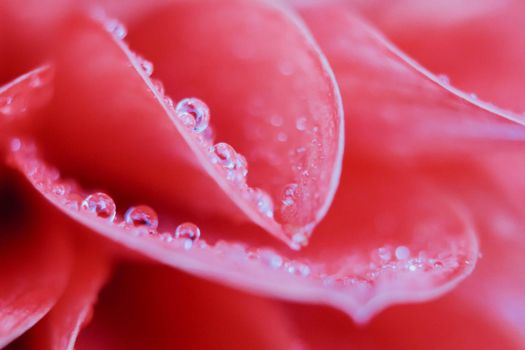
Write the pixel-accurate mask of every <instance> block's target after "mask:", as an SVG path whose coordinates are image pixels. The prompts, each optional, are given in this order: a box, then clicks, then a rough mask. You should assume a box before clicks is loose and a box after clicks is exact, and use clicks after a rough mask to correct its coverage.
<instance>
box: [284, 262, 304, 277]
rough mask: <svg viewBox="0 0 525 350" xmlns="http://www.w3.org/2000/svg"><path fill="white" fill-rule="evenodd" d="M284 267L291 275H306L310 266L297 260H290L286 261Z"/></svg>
mask: <svg viewBox="0 0 525 350" xmlns="http://www.w3.org/2000/svg"><path fill="white" fill-rule="evenodd" d="M285 269H286V271H287V272H288V273H290V274H292V275H297V276H302V277H307V276H308V275H309V274H310V268H309V267H308V265H305V264H303V263H300V262H297V261H290V262H288V263H286V266H285Z"/></svg>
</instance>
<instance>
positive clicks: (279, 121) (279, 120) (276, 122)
mask: <svg viewBox="0 0 525 350" xmlns="http://www.w3.org/2000/svg"><path fill="white" fill-rule="evenodd" d="M270 124H272V125H273V126H275V127H279V126H282V125H283V117H281V116H280V115H277V114H275V115H272V116H271V117H270Z"/></svg>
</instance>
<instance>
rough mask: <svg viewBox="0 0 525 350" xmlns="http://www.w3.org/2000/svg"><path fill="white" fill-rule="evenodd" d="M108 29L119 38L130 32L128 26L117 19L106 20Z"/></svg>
mask: <svg viewBox="0 0 525 350" xmlns="http://www.w3.org/2000/svg"><path fill="white" fill-rule="evenodd" d="M106 30H107V31H108V32H110V33H111V34H113V35H114V36H115V37H116V38H118V39H124V38H125V37H126V35H127V34H128V31H127V29H126V27H125V26H124V25H123V24H122V23H120V22H119V21H117V20H116V19H110V20H108V21H106Z"/></svg>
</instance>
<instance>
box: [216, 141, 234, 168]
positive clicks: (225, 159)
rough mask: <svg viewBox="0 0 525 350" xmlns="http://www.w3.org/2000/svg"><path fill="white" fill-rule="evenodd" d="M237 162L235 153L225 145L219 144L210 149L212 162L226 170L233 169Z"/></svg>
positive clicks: (230, 147)
mask: <svg viewBox="0 0 525 350" xmlns="http://www.w3.org/2000/svg"><path fill="white" fill-rule="evenodd" d="M236 161H237V152H235V150H234V149H233V147H232V146H230V145H229V144H227V143H224V142H219V143H218V144H216V145H215V146H213V147H212V162H213V163H218V164H219V165H220V166H222V167H223V168H226V169H233V168H234V167H235V165H236Z"/></svg>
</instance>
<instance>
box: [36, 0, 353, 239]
mask: <svg viewBox="0 0 525 350" xmlns="http://www.w3.org/2000/svg"><path fill="white" fill-rule="evenodd" d="M219 8H220V9H221V10H220V11H215V5H207V6H204V7H203V6H202V4H201V5H188V4H187V5H186V6H182V7H181V8H175V10H178V11H175V12H170V14H171V15H175V14H177V15H178V14H179V13H180V14H183V15H184V16H186V15H190V14H191V12H192V11H198V12H199V13H200V17H199V18H205V17H206V16H210V18H209V20H212V19H213V20H216V21H217V22H216V23H217V25H216V26H215V29H214V31H210V32H207V33H206V34H204V35H203V36H202V37H201V38H200V39H199V35H201V31H200V30H199V31H195V35H196V37H195V38H194V40H193V41H194V42H196V43H197V42H201V43H202V44H206V43H207V45H208V46H209V45H211V44H212V43H215V45H218V47H219V46H220V47H224V50H223V51H218V50H215V49H214V48H213V47H210V48H208V49H209V50H210V52H212V51H213V52H215V54H216V59H217V63H216V64H217V65H219V64H220V65H221V67H222V68H221V69H220V70H216V71H214V70H210V71H206V72H205V73H203V74H202V75H201V76H200V79H204V78H206V81H207V83H206V84H202V87H203V90H202V91H196V90H195V88H192V87H191V85H190V84H186V83H184V84H183V86H181V87H178V84H180V83H176V82H175V78H176V76H174V75H172V74H168V75H167V77H166V81H167V88H168V91H170V92H171V91H173V92H174V94H176V97H177V98H179V97H181V96H187V95H190V96H191V94H194V93H198V94H199V96H203V97H204V99H205V100H206V101H208V100H209V101H210V106H211V111H212V122H211V123H212V125H213V128H214V130H215V131H216V132H217V133H218V135H219V136H221V137H224V139H221V141H227V142H229V143H231V144H233V145H235V147H236V148H237V149H238V150H240V151H241V153H243V154H244V155H246V157H247V159H248V164H249V169H250V173H249V176H248V179H249V181H248V184H249V185H250V187H251V186H257V187H260V188H262V189H263V190H265V191H266V192H269V193H270V195H271V197H272V198H273V201H274V202H275V203H280V200H281V197H282V196H283V192H284V191H285V190H286V188H287V187H286V186H287V185H291V186H297V188H298V191H297V197H296V199H295V202H296V209H295V210H284V211H282V212H279V211H278V210H277V208H276V210H275V211H276V214H275V216H274V214H273V212H274V211H273V208H272V207H273V204H272V203H271V202H270V201H268V200H266V198H265V196H264V195H263V194H260V193H259V192H257V191H254V192H253V193H252V192H250V191H251V189H250V188H247V187H246V185H245V184H244V183H243V181H232V180H231V179H230V173H229V172H228V171H227V170H225V169H223V168H222V167H221V166H220V165H216V164H213V162H212V160H213V158H210V157H211V155H210V152H211V151H210V150H209V146H211V144H209V143H208V141H207V139H206V136H204V137H203V136H202V135H197V136H196V135H194V133H193V132H191V131H189V130H188V128H186V127H185V126H184V124H183V122H182V121H181V120H180V119H179V118H178V117H177V116H176V115H175V114H174V111H173V110H171V109H170V108H169V104H170V102H169V100H166V98H165V97H164V96H163V93H162V92H160V91H159V90H158V89H155V88H154V85H158V83H155V82H152V81H151V80H150V79H149V78H148V76H147V74H146V73H147V72H146V71H144V70H143V69H140V66H142V68H147V69H146V70H149V69H150V68H148V67H149V63H148V62H145V61H143V60H142V59H138V58H136V57H135V56H134V55H133V54H132V53H131V52H130V51H129V50H128V49H127V47H126V46H125V45H124V44H123V43H121V42H120V41H119V40H115V39H114V38H112V37H111V35H110V34H108V33H106V32H105V31H104V30H103V29H102V27H101V26H100V25H97V24H94V23H90V22H88V21H82V20H75V21H74V22H72V23H71V24H70V25H69V26H67V28H66V32H67V34H66V35H65V37H64V38H62V39H61V40H60V46H61V52H60V55H59V56H60V58H59V61H58V63H57V73H56V74H57V77H56V81H57V87H56V98H55V99H54V101H53V103H52V106H51V107H50V109H49V110H47V111H46V112H45V113H43V114H42V116H41V117H40V118H39V120H40V121H39V123H41V124H40V125H41V128H40V131H39V132H40V135H41V136H42V138H41V140H42V144H44V145H45V147H46V150H47V151H48V155H50V156H51V158H53V159H54V160H55V161H56V164H59V165H60V167H61V169H64V170H66V171H68V172H70V173H74V174H76V177H79V178H80V176H82V178H83V180H87V181H86V182H90V183H94V182H96V183H104V184H105V185H106V186H108V187H110V188H113V189H114V190H115V191H117V192H122V193H129V192H130V191H129V188H133V191H132V194H131V195H132V196H134V197H141V198H156V200H163V201H164V202H170V203H172V204H173V203H176V205H177V208H180V207H181V206H183V208H184V210H190V209H194V210H195V211H198V212H201V213H202V212H207V213H210V212H211V213H213V214H215V215H217V214H220V213H226V215H228V217H231V216H232V213H235V215H237V216H239V215H238V214H239V210H238V209H236V208H234V207H233V204H236V205H237V207H238V208H240V209H242V210H243V211H244V212H245V213H246V214H247V215H248V216H249V217H250V218H251V219H252V220H253V221H255V222H256V223H258V224H259V225H261V226H263V227H264V228H265V229H266V230H268V231H270V232H271V233H273V234H274V235H276V236H278V237H280V238H281V239H283V240H285V241H287V242H288V243H290V244H291V245H293V244H294V243H293V242H292V241H291V237H290V236H291V235H292V234H293V233H295V232H299V233H301V234H302V235H307V234H308V233H309V232H310V231H311V229H312V228H313V226H315V224H316V223H317V222H318V221H319V220H320V219H321V218H322V216H323V215H324V214H325V212H326V210H327V207H328V205H329V203H330V202H331V200H332V197H333V194H334V191H335V188H336V186H337V182H338V177H339V171H340V161H341V156H342V151H343V148H342V111H341V108H340V104H339V95H338V91H337V88H336V86H335V84H334V81H333V77H332V76H331V74H330V71H329V69H328V67H327V65H326V64H325V62H324V60H323V57H322V56H321V55H320V53H319V51H318V50H317V47H316V46H315V44H314V43H313V42H312V40H311V38H310V37H309V36H308V34H307V33H306V32H305V31H304V29H303V28H302V27H301V26H299V25H298V24H297V23H296V20H295V19H294V18H293V17H291V16H290V15H289V14H288V13H286V12H284V11H282V10H281V9H279V8H274V7H272V6H270V5H267V4H264V3H250V4H249V5H248V4H247V3H245V4H244V5H240V4H238V3H235V2H233V3H232V4H228V3H221V5H220V6H219ZM206 14H207V15H206ZM171 15H170V16H169V17H168V18H166V20H170V18H171ZM215 17H216V18H215ZM248 17H249V18H250V21H251V22H250V21H247V20H246V19H247V18H248ZM171 20H172V19H171ZM178 22H180V21H178ZM255 22H257V23H255ZM163 23H164V24H165V25H166V26H167V25H168V24H169V23H168V22H165V20H163ZM235 23H237V24H235ZM106 24H107V25H111V24H112V22H109V21H107V22H106ZM181 24H182V22H181ZM193 24H194V25H197V23H196V22H195V23H193ZM203 24H204V23H203ZM219 24H221V25H224V28H222V27H220V26H219ZM187 25H189V23H187ZM192 28H193V29H195V28H194V27H193V26H192ZM220 28H222V29H220ZM239 28H252V29H253V31H252V32H248V33H249V34H248V35H249V36H247V37H244V36H240V37H236V38H234V37H232V38H230V37H229V36H226V35H225V34H226V33H229V34H232V31H236V32H239V34H240V33H242V32H243V31H240V30H239ZM167 29H169V28H167ZM180 29H181V28H179V29H178V30H180ZM150 30H151V31H152V32H151V35H154V32H155V31H158V30H159V28H151V29H150ZM282 32H285V33H287V35H285V36H279V40H274V35H275V34H276V33H282ZM190 33H193V32H192V31H189V32H188V33H187V34H186V35H185V36H186V37H190V36H191V35H193V34H190ZM220 33H223V34H220ZM216 34H219V37H217V38H215V36H214V35H216ZM155 36H157V37H158V35H156V34H155ZM250 36H251V40H255V41H258V42H261V41H264V42H266V43H267V44H266V45H265V46H261V47H259V46H257V45H256V46H254V48H256V49H257V50H262V49H264V50H263V51H261V52H259V51H258V52H256V53H255V54H256V55H258V56H259V57H260V60H249V59H248V60H245V59H242V58H237V59H235V57H234V55H235V52H232V51H231V50H233V49H234V47H232V45H234V44H235V42H233V41H232V42H229V41H228V40H234V39H235V40H248V39H249V38H250ZM219 38H224V40H225V41H223V42H219V41H218V40H219ZM226 38H229V39H226ZM269 38H272V39H271V40H270V39H269ZM158 39H159V40H160V39H161V38H160V37H158ZM165 39H166V40H167V39H168V38H167V37H166V38H165ZM137 40H138V39H137ZM161 42H164V40H162V41H161ZM240 42H242V41H238V42H236V43H237V44H239V43H240ZM172 44H173V41H172ZM179 45H180V49H178V50H179V51H178V54H179V55H181V54H182V51H181V50H182V48H184V47H185V46H187V45H186V44H184V43H183V42H181V43H179V44H177V45H175V46H172V47H171V48H166V50H165V51H164V52H166V53H167V54H169V56H165V57H160V56H159V57H157V56H155V57H153V58H154V60H156V59H158V61H159V63H158V67H159V70H160V72H161V76H162V75H163V74H162V73H163V71H166V70H167V67H166V62H167V61H168V60H171V58H170V57H171V56H172V55H173V54H174V53H175V52H176V51H173V49H175V47H176V46H179ZM138 46H139V45H137V47H138ZM204 46H206V45H204ZM94 47H96V48H97V49H96V50H94V49H93V48H94ZM227 48H228V50H226V49H227ZM145 49H146V48H145ZM194 49H195V50H197V49H199V47H196V48H194ZM200 49H203V47H202V46H201V48H200ZM149 50H151V53H152V54H155V55H156V52H158V51H159V50H160V48H153V49H151V48H150V49H149ZM192 52H193V51H191V50H190V51H188V52H187V53H186V54H185V56H184V57H187V58H188V59H189V57H190V55H191V54H192ZM263 52H266V56H263ZM148 53H149V51H148ZM181 57H182V56H181ZM263 57H264V60H263ZM285 58H286V60H287V61H285V62H284V59H285ZM231 60H232V63H230V65H229V66H228V65H227V64H226V63H227V62H230V61H231ZM130 62H132V64H130ZM189 62H190V61H189V60H186V59H185V60H184V61H181V62H178V63H177V62H175V61H174V62H172V63H173V64H174V65H175V66H179V65H180V66H181V67H182V66H184V67H185V68H184V71H186V72H190V71H191V69H193V70H194V71H195V69H198V67H193V68H191V67H190V66H189V65H188V64H189ZM283 62H284V68H283ZM155 63H156V64H157V62H155ZM163 67H164V68H163ZM279 68H281V71H280V70H279ZM283 69H284V73H282V71H283ZM290 69H292V70H294V71H295V73H294V72H291V73H289V72H288V71H289V70H290ZM176 71H178V72H181V76H182V74H183V73H182V71H181V70H176ZM221 74H222V75H223V76H222V78H225V77H226V76H228V77H229V78H230V81H229V83H228V84H227V86H220V85H221V84H223V83H222V82H221V83H220V84H219V80H220V79H222V78H221V77H220V75H221ZM288 74H291V76H288ZM184 77H185V78H184V79H188V77H187V76H186V75H184ZM163 80H164V79H163ZM100 81H104V82H107V83H106V84H103V85H102V86H101V84H100ZM263 82H265V83H264V84H263ZM270 82H271V84H270ZM204 86H208V87H209V88H210V90H204ZM244 86H249V88H245V87H244ZM157 87H158V86H157ZM215 88H217V92H219V91H220V92H224V94H217V95H213V96H212V95H211V91H213V90H214V89H215ZM235 93H238V95H235ZM163 99H164V101H163ZM101 101H103V102H102V103H101ZM220 101H221V102H222V103H219V102H220ZM226 101H235V103H230V102H226ZM253 103H255V104H256V105H257V106H254V105H253ZM250 108H251V110H250ZM249 113H252V114H249ZM72 115H74V118H73V117H72ZM169 117H171V120H170V118H169ZM232 118H233V119H235V120H233V119H232ZM272 118H273V119H272ZM272 123H273V124H275V125H272ZM233 125H234V126H235V127H232V126H233ZM276 125H277V126H276ZM199 140H201V141H200V143H199ZM66 144H67V145H69V146H68V147H64V146H65V145H66ZM130 155H132V156H130ZM205 172H207V173H205ZM209 175H211V178H209ZM235 178H236V177H234V179H235ZM213 181H215V183H216V184H218V185H219V186H217V185H216V184H214V183H213ZM153 184H154V185H153ZM225 196H226V197H228V198H230V199H231V201H226V200H225ZM202 198H207V199H208V200H206V201H203V200H202ZM218 201H220V202H221V203H222V204H221V206H217V205H216V203H217V202H218ZM232 202H233V203H232ZM276 207H277V205H276ZM232 209H233V210H232ZM295 245H297V244H296V243H295Z"/></svg>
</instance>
